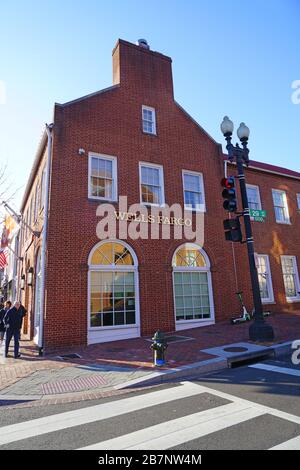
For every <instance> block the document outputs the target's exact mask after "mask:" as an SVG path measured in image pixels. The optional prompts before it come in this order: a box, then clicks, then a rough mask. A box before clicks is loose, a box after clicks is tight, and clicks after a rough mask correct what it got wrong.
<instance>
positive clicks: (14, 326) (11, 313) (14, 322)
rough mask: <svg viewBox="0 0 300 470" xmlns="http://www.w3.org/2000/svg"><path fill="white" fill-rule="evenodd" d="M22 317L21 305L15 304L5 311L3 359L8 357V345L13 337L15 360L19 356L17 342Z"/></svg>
mask: <svg viewBox="0 0 300 470" xmlns="http://www.w3.org/2000/svg"><path fill="white" fill-rule="evenodd" d="M23 316H24V310H23V308H21V303H20V302H15V304H14V306H13V307H12V308H10V309H9V310H8V311H7V313H6V315H5V317H4V324H5V328H6V339H5V357H7V356H8V349H9V344H10V341H11V339H12V337H14V353H15V359H17V358H18V357H20V356H21V354H19V344H20V343H19V341H20V330H21V327H22V321H23Z"/></svg>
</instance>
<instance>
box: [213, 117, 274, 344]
mask: <svg viewBox="0 0 300 470" xmlns="http://www.w3.org/2000/svg"><path fill="white" fill-rule="evenodd" d="M233 128H234V126H233V122H232V121H230V119H229V118H228V116H225V117H224V119H223V121H222V123H221V131H222V133H223V135H224V137H225V140H226V142H227V145H226V149H227V151H228V160H229V161H230V162H231V163H232V162H233V161H234V160H235V161H236V165H237V170H238V176H237V179H238V180H239V182H240V191H241V197H242V205H243V217H244V224H245V233H246V243H247V250H248V260H249V267H250V277H251V285H252V296H253V303H254V322H253V323H252V324H251V326H250V328H249V338H250V340H252V341H272V340H273V339H274V331H273V328H272V326H271V325H270V324H268V323H266V321H265V319H264V315H263V309H262V302H261V296H260V289H259V282H258V274H257V268H256V264H255V252H254V240H253V235H252V227H251V220H250V209H249V203H248V196H247V189H246V181H245V173H244V164H246V165H247V166H248V165H249V149H248V147H247V144H248V139H249V135H250V129H249V127H247V126H246V125H245V123H244V122H242V123H241V124H240V127H239V128H238V130H237V135H238V138H239V139H240V141H241V143H242V147H240V146H239V144H236V145H235V146H234V145H233V144H232V142H231V138H232V133H233Z"/></svg>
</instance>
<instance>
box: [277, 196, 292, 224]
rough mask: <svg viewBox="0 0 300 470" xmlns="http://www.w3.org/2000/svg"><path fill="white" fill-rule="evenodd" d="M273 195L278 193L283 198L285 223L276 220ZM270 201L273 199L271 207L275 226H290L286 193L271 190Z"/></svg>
mask: <svg viewBox="0 0 300 470" xmlns="http://www.w3.org/2000/svg"><path fill="white" fill-rule="evenodd" d="M275 193H279V194H281V195H282V196H283V203H284V209H285V212H286V218H285V221H282V220H277V219H276V211H275V204H274V194H275ZM272 199H273V207H274V214H275V220H276V223H277V224H284V225H290V224H291V221H290V214H289V207H288V203H287V197H286V191H283V190H282V189H272Z"/></svg>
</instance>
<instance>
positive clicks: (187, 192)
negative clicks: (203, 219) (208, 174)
mask: <svg viewBox="0 0 300 470" xmlns="http://www.w3.org/2000/svg"><path fill="white" fill-rule="evenodd" d="M183 193H184V207H185V209H194V210H205V203H204V186H203V176H202V174H201V173H194V172H188V171H183Z"/></svg>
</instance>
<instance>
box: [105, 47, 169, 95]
mask: <svg viewBox="0 0 300 470" xmlns="http://www.w3.org/2000/svg"><path fill="white" fill-rule="evenodd" d="M112 55H113V84H114V85H116V84H120V85H121V87H126V88H128V89H130V90H131V93H134V92H139V90H141V89H143V90H147V91H148V90H149V91H151V90H152V91H153V92H154V93H163V94H165V95H168V96H170V97H172V98H173V78H172V59H171V58H170V57H167V56H165V55H163V54H160V53H159V52H154V51H151V50H150V48H149V45H148V44H147V41H146V40H145V39H140V40H139V41H138V44H132V43H130V42H127V41H123V40H122V39H119V40H118V42H117V44H116V46H115V48H114V50H113V53H112Z"/></svg>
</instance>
